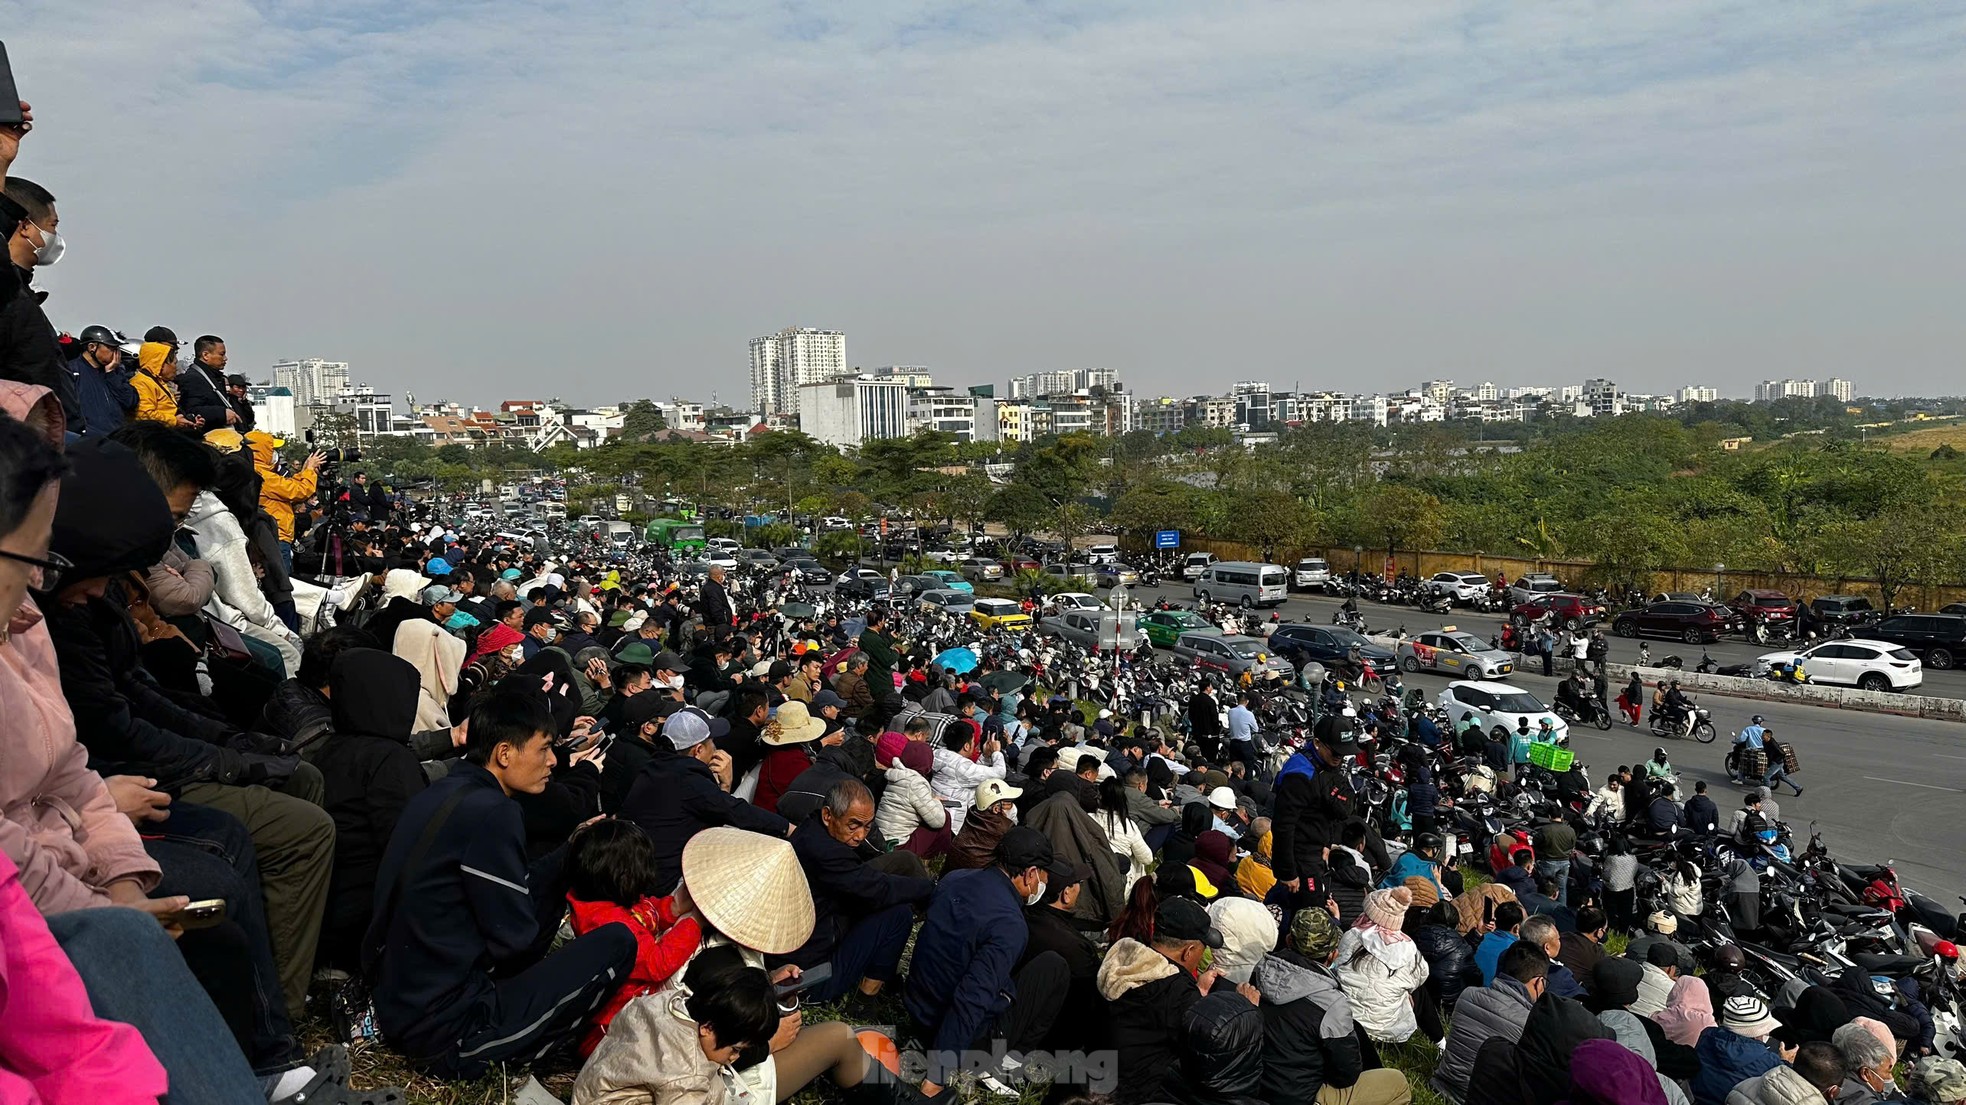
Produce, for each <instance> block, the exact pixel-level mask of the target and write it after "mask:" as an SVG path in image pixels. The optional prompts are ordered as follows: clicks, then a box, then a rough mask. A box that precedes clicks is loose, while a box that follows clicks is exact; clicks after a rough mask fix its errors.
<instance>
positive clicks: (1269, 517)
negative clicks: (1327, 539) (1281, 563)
mask: <svg viewBox="0 0 1966 1105" xmlns="http://www.w3.org/2000/svg"><path fill="white" fill-rule="evenodd" d="M1229 509H1230V511H1231V514H1232V516H1233V517H1235V518H1236V519H1237V520H1238V530H1239V536H1241V538H1242V539H1243V540H1245V541H1247V542H1249V543H1250V544H1252V545H1257V546H1260V547H1261V548H1262V549H1263V553H1264V555H1265V556H1266V557H1272V558H1273V557H1274V556H1275V555H1276V554H1277V553H1279V552H1281V551H1283V550H1292V551H1295V550H1298V549H1301V548H1303V547H1304V546H1306V545H1309V544H1312V543H1314V542H1315V541H1316V540H1317V536H1318V534H1317V517H1316V516H1315V515H1314V514H1312V513H1311V511H1310V508H1308V507H1306V506H1305V505H1304V504H1303V503H1301V502H1299V501H1298V500H1297V497H1296V496H1294V495H1292V494H1290V493H1289V492H1287V491H1263V490H1257V491H1243V492H1238V493H1237V494H1235V495H1234V496H1232V497H1231V498H1230V507H1229Z"/></svg>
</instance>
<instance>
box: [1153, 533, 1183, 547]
mask: <svg viewBox="0 0 1966 1105" xmlns="http://www.w3.org/2000/svg"><path fill="white" fill-rule="evenodd" d="M1180 547H1181V531H1180V530H1178V529H1164V530H1159V531H1157V532H1155V534H1154V548H1157V549H1178V548H1180Z"/></svg>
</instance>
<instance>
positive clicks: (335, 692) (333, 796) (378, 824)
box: [314, 648, 425, 970]
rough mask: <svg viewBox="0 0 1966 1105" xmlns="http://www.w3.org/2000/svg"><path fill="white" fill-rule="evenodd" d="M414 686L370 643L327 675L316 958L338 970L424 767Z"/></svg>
mask: <svg viewBox="0 0 1966 1105" xmlns="http://www.w3.org/2000/svg"><path fill="white" fill-rule="evenodd" d="M420 685H421V684H420V679H419V677H418V675H417V671H416V667H415V666H414V665H413V664H411V663H410V662H409V661H407V660H405V659H403V658H402V657H400V656H395V655H392V654H390V653H387V652H383V651H381V650H379V649H372V648H351V649H347V650H345V651H343V652H342V653H341V654H340V655H339V656H337V657H336V658H335V661H334V670H333V672H332V673H331V674H330V676H329V691H330V697H329V702H330V703H332V705H333V709H334V732H333V733H332V734H331V735H330V736H329V737H328V738H327V739H326V740H325V741H322V742H321V747H320V749H319V750H318V752H317V753H316V754H315V757H314V766H315V767H317V768H319V769H320V772H321V776H322V778H323V780H324V783H325V791H324V794H323V804H324V805H325V806H326V807H327V811H328V815H329V816H330V817H333V818H334V823H335V853H334V880H333V882H332V883H331V884H330V885H329V887H328V914H327V918H326V920H325V921H324V922H323V924H322V927H321V957H322V959H323V960H324V961H325V962H328V963H331V964H333V965H334V966H337V967H341V968H344V969H348V970H353V969H356V968H358V967H359V966H360V965H361V944H362V934H363V933H364V932H365V931H367V929H368V927H369V918H370V916H371V915H372V914H373V913H374V912H375V885H376V882H375V880H376V868H377V866H379V865H380V864H381V863H382V853H383V851H384V850H385V849H386V848H388V846H389V838H390V835H391V834H392V833H394V832H395V831H396V822H397V820H398V819H400V818H401V817H402V816H403V809H404V808H405V807H406V806H408V805H409V803H410V799H412V798H414V797H416V796H417V795H418V794H421V793H422V792H423V788H424V785H425V780H424V777H423V766H422V765H421V764H420V763H418V762H417V758H416V754H415V753H413V752H411V751H410V749H409V745H408V743H407V742H408V740H409V736H410V730H411V729H413V728H415V726H416V705H417V695H418V693H419V688H420Z"/></svg>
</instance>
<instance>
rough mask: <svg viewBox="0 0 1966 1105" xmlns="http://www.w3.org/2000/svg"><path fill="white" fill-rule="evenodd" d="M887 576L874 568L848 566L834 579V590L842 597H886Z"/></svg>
mask: <svg viewBox="0 0 1966 1105" xmlns="http://www.w3.org/2000/svg"><path fill="white" fill-rule="evenodd" d="M888 590H889V589H888V583H887V576H885V575H883V574H881V573H880V572H877V571H875V570H874V569H872V568H848V569H847V570H846V571H844V572H841V573H840V576H839V578H838V579H836V580H834V581H833V591H834V593H835V594H837V595H839V596H840V597H841V598H864V599H885V598H887V596H888Z"/></svg>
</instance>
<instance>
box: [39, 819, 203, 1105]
mask: <svg viewBox="0 0 1966 1105" xmlns="http://www.w3.org/2000/svg"><path fill="white" fill-rule="evenodd" d="M18 875H19V872H18V871H16V870H14V865H13V864H12V863H9V862H8V861H7V860H6V859H5V858H4V857H0V932H4V934H5V939H4V940H0V1103H4V1105H69V1103H75V1105H83V1103H87V1105H124V1103H128V1105H137V1103H139V1102H143V1103H149V1105H155V1103H156V1101H157V1099H158V1098H159V1097H162V1096H163V1095H164V1091H165V1090H166V1089H167V1088H168V1087H167V1084H166V1082H167V1080H166V1077H165V1075H164V1068H163V1066H162V1065H161V1064H160V1063H158V1062H157V1057H156V1056H154V1055H152V1054H151V1053H150V1048H149V1047H148V1046H147V1045H146V1044H145V1043H144V1042H143V1037H142V1036H140V1035H138V1034H137V1030H136V1029H134V1028H131V1027H130V1026H129V1025H127V1024H118V1023H116V1022H115V1021H105V1020H102V1019H101V1018H99V1017H97V1016H96V1015H95V1011H94V1010H92V1009H90V1008H89V994H88V991H87V990H84V989H83V988H82V978H81V976H80V975H77V974H76V973H75V965H74V964H72V963H70V962H69V961H68V957H67V956H66V955H64V954H62V950H61V945H59V944H57V943H55V938H54V936H53V935H52V934H51V933H49V932H48V923H47V922H46V921H44V920H42V919H41V915H40V914H39V913H38V912H36V911H35V908H34V903H33V902H32V901H30V900H28V896H27V893H26V891H25V890H23V889H22V888H21V884H20V879H19V878H18V877H16V876H18Z"/></svg>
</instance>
